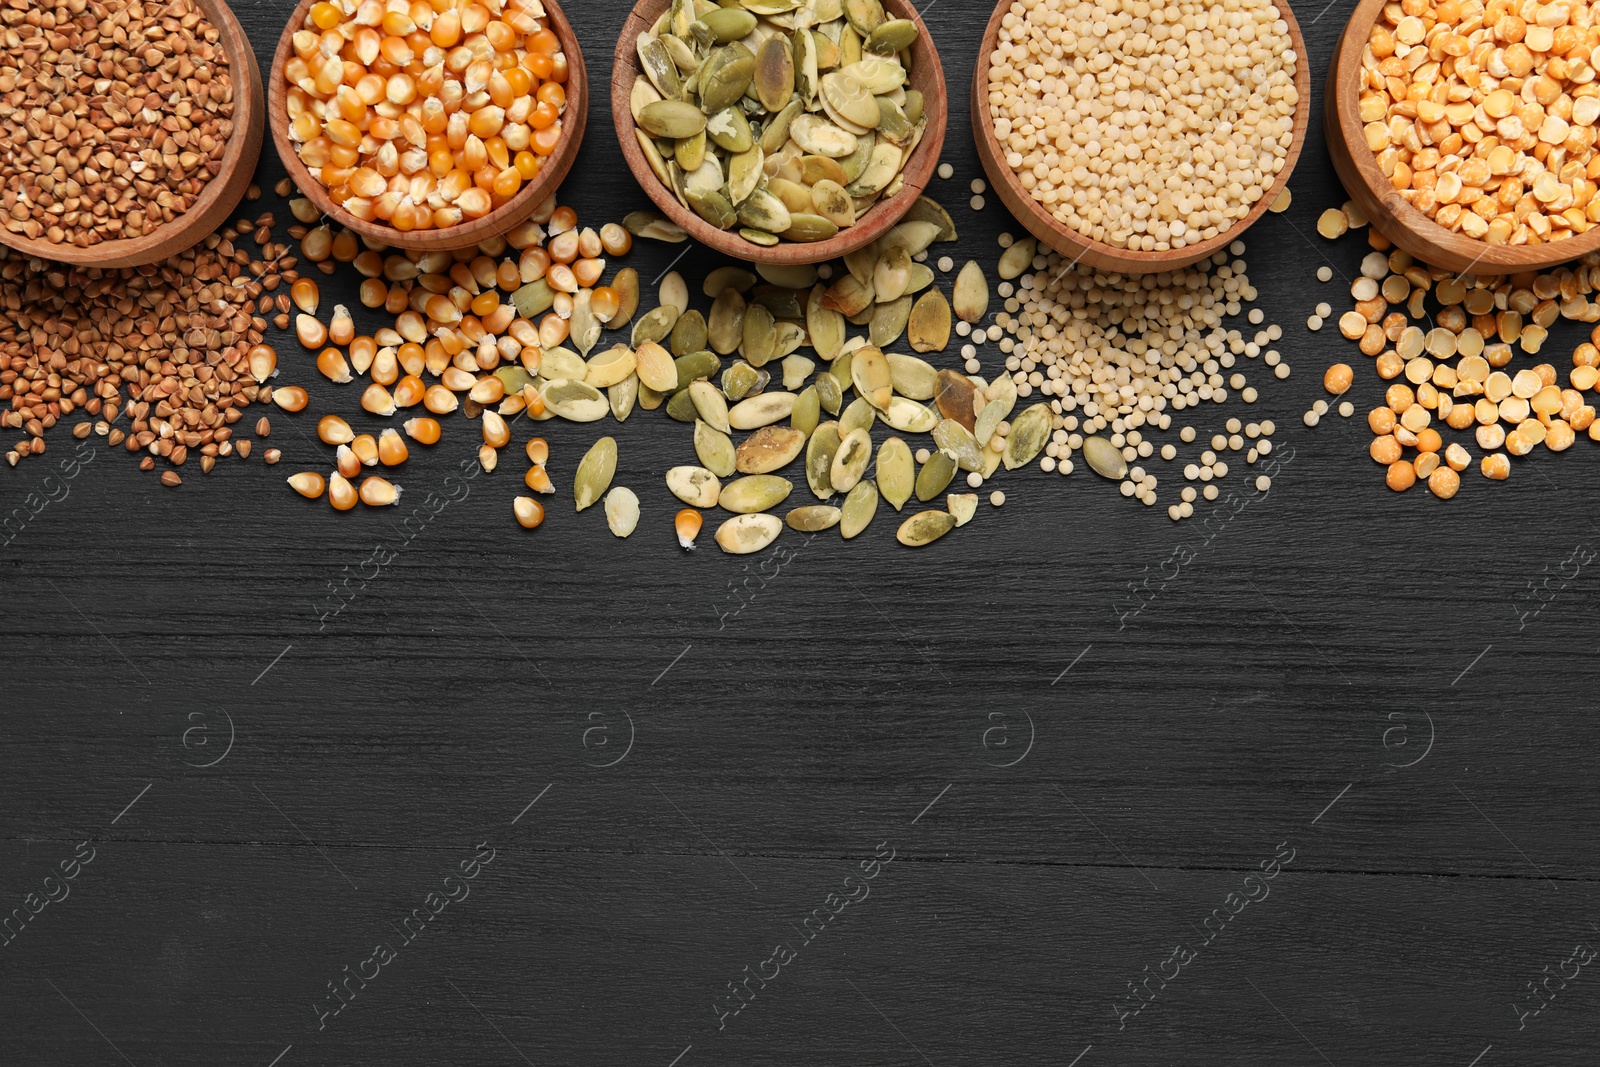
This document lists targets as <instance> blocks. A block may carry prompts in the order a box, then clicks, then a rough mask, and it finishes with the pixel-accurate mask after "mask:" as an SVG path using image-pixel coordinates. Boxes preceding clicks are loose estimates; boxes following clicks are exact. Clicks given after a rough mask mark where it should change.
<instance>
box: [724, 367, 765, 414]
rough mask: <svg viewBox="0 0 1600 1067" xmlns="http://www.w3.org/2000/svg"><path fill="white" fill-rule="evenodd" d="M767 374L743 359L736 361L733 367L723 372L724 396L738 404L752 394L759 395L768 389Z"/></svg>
mask: <svg viewBox="0 0 1600 1067" xmlns="http://www.w3.org/2000/svg"><path fill="white" fill-rule="evenodd" d="M766 373H767V372H766V371H758V370H756V369H755V368H754V367H752V366H751V365H750V364H748V363H746V362H745V361H744V360H742V359H738V360H734V363H733V366H731V367H729V368H728V369H727V370H725V371H723V372H722V395H723V396H725V397H727V398H728V399H729V400H731V401H733V402H734V403H738V402H739V401H741V400H743V399H744V398H745V397H747V396H749V395H751V393H752V392H755V393H759V392H761V390H762V389H764V388H765V387H766V380H764V376H766Z"/></svg>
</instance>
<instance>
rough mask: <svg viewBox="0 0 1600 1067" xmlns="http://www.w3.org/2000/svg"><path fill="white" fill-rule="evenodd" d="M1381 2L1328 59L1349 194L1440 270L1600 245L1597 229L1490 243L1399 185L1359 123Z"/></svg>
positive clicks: (1533, 261)
mask: <svg viewBox="0 0 1600 1067" xmlns="http://www.w3.org/2000/svg"><path fill="white" fill-rule="evenodd" d="M1383 8H1384V0H1361V3H1360V4H1358V5H1357V6H1356V10H1355V13H1354V14H1353V15H1352V16H1351V17H1350V22H1349V26H1348V28H1347V29H1346V30H1345V33H1344V36H1343V37H1342V38H1341V40H1340V42H1339V47H1338V49H1337V50H1336V51H1335V53H1334V58H1333V61H1332V62H1331V63H1329V65H1328V83H1327V89H1326V91H1325V93H1324V96H1323V106H1324V107H1325V108H1326V109H1327V116H1326V118H1325V120H1324V121H1325V122H1326V128H1327V141H1328V154H1329V157H1330V158H1331V159H1332V161H1333V169H1334V170H1335V171H1336V172H1337V173H1338V175H1339V180H1340V181H1342V182H1343V183H1344V184H1345V187H1346V188H1347V189H1349V190H1350V199H1351V200H1353V201H1355V203H1356V205H1357V206H1358V207H1360V208H1361V210H1362V211H1364V212H1366V215H1367V217H1368V218H1369V219H1371V220H1372V222H1373V224H1374V225H1376V226H1377V227H1378V229H1379V230H1381V231H1382V232H1383V233H1384V234H1385V235H1386V236H1387V237H1388V238H1389V239H1390V240H1392V241H1393V242H1394V243H1395V244H1396V245H1399V246H1400V247H1401V248H1403V249H1404V250H1405V251H1407V252H1409V253H1411V254H1412V255H1413V256H1416V257H1417V258H1418V259H1420V260H1422V261H1423V262H1424V263H1428V264H1431V265H1433V266H1436V267H1438V268H1440V269H1441V270H1453V271H1468V270H1472V271H1476V272H1477V273H1478V274H1482V275H1486V276H1487V275H1499V274H1515V273H1517V272H1519V271H1538V270H1549V269H1552V268H1555V267H1559V266H1561V265H1562V264H1564V263H1569V262H1571V261H1572V260H1575V259H1579V258H1581V257H1583V256H1586V255H1588V254H1589V253H1590V252H1593V251H1594V250H1595V249H1597V248H1600V228H1596V229H1592V230H1590V231H1588V232H1587V233H1582V234H1578V235H1577V236H1574V237H1568V238H1566V239H1564V240H1560V241H1552V242H1549V243H1548V244H1527V245H1491V244H1489V243H1488V242H1486V241H1480V240H1477V239H1476V238H1473V237H1468V236H1467V235H1466V234H1464V233H1459V232H1457V231H1454V230H1447V229H1445V228H1444V227H1443V226H1440V225H1439V224H1438V223H1437V222H1435V221H1433V219H1431V218H1429V217H1428V216H1427V215H1424V214H1423V213H1422V212H1421V211H1418V210H1417V209H1416V208H1415V207H1413V206H1412V205H1411V203H1410V202H1409V201H1408V200H1406V198H1405V197H1403V196H1401V195H1400V194H1399V192H1397V191H1396V190H1395V188H1394V186H1393V185H1392V184H1391V183H1390V182H1389V180H1388V178H1386V177H1384V174H1383V171H1382V170H1380V169H1379V168H1378V160H1377V157H1376V156H1374V155H1373V154H1372V150H1371V149H1370V148H1368V147H1367V139H1366V134H1365V132H1364V127H1365V124H1364V123H1362V121H1361V104H1360V89H1361V52H1362V50H1363V49H1364V48H1365V47H1366V45H1367V39H1368V38H1369V37H1370V36H1371V34H1372V27H1373V25H1374V24H1375V23H1376V22H1377V21H1378V17H1379V15H1381V14H1382V13H1383Z"/></svg>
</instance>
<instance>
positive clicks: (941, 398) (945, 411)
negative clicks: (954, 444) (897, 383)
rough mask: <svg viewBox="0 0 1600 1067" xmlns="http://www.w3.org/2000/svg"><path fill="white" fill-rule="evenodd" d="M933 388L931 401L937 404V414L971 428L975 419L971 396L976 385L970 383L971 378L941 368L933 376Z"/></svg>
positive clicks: (975, 389) (974, 392)
mask: <svg viewBox="0 0 1600 1067" xmlns="http://www.w3.org/2000/svg"><path fill="white" fill-rule="evenodd" d="M933 388H934V394H933V402H934V404H935V405H937V406H938V408H939V414H940V415H942V416H944V417H945V418H947V419H954V420H955V421H956V422H959V423H960V424H961V425H963V426H965V427H966V428H967V429H969V430H970V429H972V428H973V426H974V425H975V420H976V419H977V416H976V415H974V414H973V398H974V394H976V392H977V387H976V386H974V385H973V384H972V379H970V378H968V377H967V376H966V375H964V374H961V373H959V372H957V371H953V370H942V371H940V372H939V373H938V375H937V376H936V377H935V378H934V385H933ZM984 440H987V438H985V439H984Z"/></svg>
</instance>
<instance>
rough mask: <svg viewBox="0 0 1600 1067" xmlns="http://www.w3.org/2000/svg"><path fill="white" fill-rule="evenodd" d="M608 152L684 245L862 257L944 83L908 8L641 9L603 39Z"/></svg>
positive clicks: (923, 182) (799, 0)
mask: <svg viewBox="0 0 1600 1067" xmlns="http://www.w3.org/2000/svg"><path fill="white" fill-rule="evenodd" d="M611 110H612V116H613V118H614V119H615V121H616V126H617V139H618V141H619V142H620V143H621V145H622V151H623V155H624V156H626V157H627V160H628V166H629V167H630V168H631V169H632V171H633V174H634V177H635V178H637V179H638V181H639V184H640V185H641V186H642V187H643V188H644V190H645V192H646V193H647V194H648V195H649V197H650V199H651V200H653V201H654V202H655V203H656V205H657V206H658V207H659V208H660V209H661V210H662V211H663V212H664V213H665V214H666V215H667V216H668V217H669V218H670V219H671V220H672V221H673V222H675V223H676V224H677V225H678V226H679V227H681V228H682V229H683V230H685V231H686V232H687V233H688V234H689V235H690V236H692V237H694V238H695V239H696V240H697V241H699V242H701V243H702V244H704V245H707V246H709V247H711V248H714V249H716V250H717V251H719V252H723V253H726V254H727V255H730V256H733V257H735V258H738V259H742V260H746V261H749V262H753V263H769V264H798V263H820V262H823V261H825V260H829V259H834V258H837V257H839V256H842V255H844V254H845V253H847V252H852V251H855V250H856V249H858V248H862V247H864V246H866V245H868V244H871V243H872V242H873V241H875V240H877V239H878V238H879V237H881V236H882V235H883V234H884V233H885V232H887V231H888V230H889V228H890V227H892V226H894V224H895V223H897V222H899V221H900V219H901V218H902V217H903V216H904V215H905V214H906V212H907V211H909V210H910V208H911V206H912V204H914V203H915V202H916V200H917V197H918V196H920V195H921V194H922V191H923V189H924V188H925V187H926V186H927V184H928V182H929V180H930V179H931V178H932V177H933V171H934V168H935V167H936V166H937V165H938V161H939V153H940V151H941V150H942V148H943V147H944V132H945V119H946V116H947V111H948V102H947V100H946V97H945V83H944V71H943V69H942V67H941V66H940V63H939V53H938V50H937V49H936V48H935V47H934V44H933V38H932V36H931V35H930V34H929V32H928V28H927V27H926V26H925V25H924V24H923V22H922V20H921V18H920V17H918V15H917V12H916V9H915V8H914V7H913V6H912V5H911V4H910V3H908V2H907V0H723V5H722V6H719V5H718V4H717V3H715V2H713V0H640V3H639V4H638V5H637V6H635V7H634V9H633V13H632V15H630V16H629V19H628V22H627V24H626V25H625V26H624V27H623V30H622V36H621V38H620V39H619V40H618V42H617V55H616V65H615V68H614V70H613V77H612V99H611Z"/></svg>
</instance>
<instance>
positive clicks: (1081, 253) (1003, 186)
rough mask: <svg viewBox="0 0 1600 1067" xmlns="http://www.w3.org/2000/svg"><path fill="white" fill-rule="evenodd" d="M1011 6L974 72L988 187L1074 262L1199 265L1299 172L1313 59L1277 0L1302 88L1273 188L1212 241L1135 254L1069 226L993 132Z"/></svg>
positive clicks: (1152, 268) (1003, 2)
mask: <svg viewBox="0 0 1600 1067" xmlns="http://www.w3.org/2000/svg"><path fill="white" fill-rule="evenodd" d="M1010 10H1011V0H1000V4H999V6H998V7H996V8H995V10H994V14H993V15H991V16H990V17H989V26H988V28H987V29H985V30H984V33H983V43H982V44H981V45H980V46H979V50H978V62H977V69H976V70H974V71H973V73H972V130H973V136H974V138H975V139H976V141H977V144H978V158H979V159H981V160H982V161H983V169H984V171H985V172H986V173H987V174H988V175H989V185H990V186H991V187H992V188H993V189H994V191H995V192H996V193H998V194H999V196H1000V202H1001V203H1003V204H1005V206H1006V207H1007V208H1008V209H1009V210H1010V212H1011V214H1013V215H1015V216H1016V219H1017V221H1018V222H1020V223H1022V225H1023V226H1024V227H1026V228H1027V230H1028V232H1029V233H1031V234H1033V235H1034V236H1035V237H1037V238H1038V239H1039V240H1040V241H1041V242H1042V243H1044V244H1047V245H1049V246H1050V247H1051V248H1053V249H1055V250H1056V251H1057V252H1060V253H1061V254H1062V255H1064V256H1070V257H1072V259H1073V261H1074V262H1077V263H1086V264H1088V265H1089V266H1091V267H1098V268H1100V269H1102V270H1114V271H1120V272H1121V273H1123V274H1156V273H1159V272H1161V271H1167V270H1176V269H1177V268H1179V267H1187V266H1189V265H1190V264H1191V263H1198V262H1200V261H1201V260H1202V259H1205V258H1206V257H1208V256H1210V255H1211V254H1212V253H1214V252H1216V251H1217V250H1218V249H1219V248H1226V247H1227V246H1228V245H1229V244H1231V243H1232V242H1233V241H1235V240H1237V239H1238V238H1239V237H1240V236H1241V235H1242V234H1243V233H1244V231H1245V230H1247V229H1249V228H1250V227H1251V226H1252V225H1254V224H1255V221H1256V220H1257V219H1259V218H1260V217H1261V216H1262V215H1263V214H1264V213H1265V212H1266V210H1267V208H1269V207H1270V206H1272V201H1273V199H1274V198H1275V197H1276V196H1277V194H1278V192H1279V191H1281V190H1283V189H1285V188H1287V187H1288V184H1289V175H1290V174H1292V173H1293V172H1294V167H1295V163H1296V162H1297V161H1298V160H1299V158H1300V149H1301V148H1303V147H1304V146H1305V139H1306V128H1307V126H1309V125H1310V122H1311V57H1310V55H1309V54H1308V53H1307V52H1306V42H1305V38H1303V37H1301V36H1300V24H1299V23H1297V22H1296V21H1295V18H1294V12H1293V11H1290V10H1289V4H1288V0H1278V12H1279V15H1280V16H1281V17H1282V18H1283V20H1284V21H1285V22H1287V23H1288V24H1289V39H1290V41H1291V44H1292V47H1293V48H1294V52H1295V55H1296V57H1298V61H1297V62H1296V63H1295V72H1294V87H1295V89H1296V90H1297V91H1298V92H1299V95H1300V100H1299V103H1298V105H1297V106H1296V107H1295V113H1294V141H1293V143H1291V144H1290V145H1289V152H1288V155H1287V157H1286V158H1285V159H1284V164H1283V170H1282V171H1280V172H1279V174H1278V176H1277V179H1276V180H1275V181H1274V182H1273V184H1272V191H1271V192H1270V193H1269V194H1268V195H1265V196H1263V197H1262V198H1261V199H1260V200H1257V201H1256V203H1255V206H1254V207H1253V208H1251V209H1250V213H1249V214H1248V215H1246V216H1245V217H1244V218H1242V219H1240V220H1238V221H1237V222H1235V223H1234V224H1233V225H1232V226H1229V227H1228V228H1227V230H1225V231H1224V232H1222V233H1220V234H1218V235H1217V236H1215V237H1213V238H1211V239H1210V240H1209V241H1202V242H1201V243H1199V244H1195V245H1185V246H1184V247H1182V248H1174V249H1169V250H1167V251H1164V252H1133V251H1130V250H1128V249H1126V248H1117V247H1115V246H1114V245H1108V244H1105V243H1103V242H1101V241H1096V240H1094V239H1092V238H1089V237H1085V236H1083V235H1082V234H1080V233H1079V232H1078V231H1076V230H1073V229H1069V228H1068V227H1066V226H1064V225H1062V224H1061V223H1060V222H1058V221H1057V220H1056V218H1055V216H1054V215H1051V214H1050V213H1049V212H1048V211H1047V210H1045V207H1044V205H1043V204H1041V203H1039V202H1038V201H1037V200H1035V199H1034V198H1033V197H1032V196H1031V195H1030V194H1029V193H1028V191H1027V190H1026V189H1024V188H1023V187H1022V186H1021V184H1020V183H1018V181H1017V178H1016V175H1015V174H1013V173H1012V171H1011V168H1010V167H1008V166H1006V161H1005V158H1004V157H1003V155H1002V153H1001V149H1000V140H999V138H998V137H997V136H996V135H995V132H994V118H993V116H992V115H990V114H989V57H990V56H991V55H993V54H994V47H995V43H996V42H997V41H998V40H999V37H1000V23H1001V20H1002V19H1004V18H1005V16H1006V13H1007V12H1009V11H1010Z"/></svg>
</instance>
